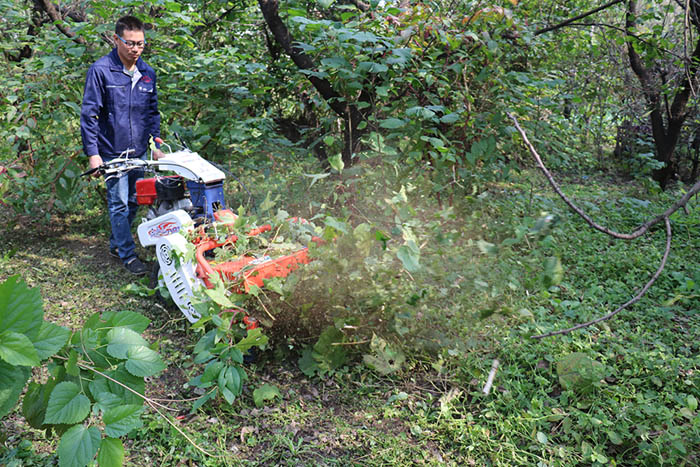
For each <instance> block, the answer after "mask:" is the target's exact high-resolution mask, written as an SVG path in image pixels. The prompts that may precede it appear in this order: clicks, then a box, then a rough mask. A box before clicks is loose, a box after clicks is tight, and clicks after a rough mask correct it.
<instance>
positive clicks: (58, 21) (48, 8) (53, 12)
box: [40, 0, 87, 45]
mask: <svg viewBox="0 0 700 467" xmlns="http://www.w3.org/2000/svg"><path fill="white" fill-rule="evenodd" d="M40 6H41V8H42V9H43V10H44V11H45V12H46V14H47V15H49V17H50V18H51V20H52V21H53V22H54V24H55V25H56V27H57V28H58V30H59V31H61V32H62V33H63V34H65V35H66V36H67V37H68V38H70V39H71V40H72V41H73V42H76V43H78V44H81V45H87V42H86V41H85V39H84V38H83V37H79V36H76V35H75V33H74V32H73V31H71V30H70V29H68V28H67V27H65V26H64V25H63V17H62V16H61V14H60V13H59V12H58V9H57V8H56V7H55V6H54V4H53V3H51V0H41V3H40Z"/></svg>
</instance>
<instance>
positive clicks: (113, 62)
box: [108, 47, 147, 74]
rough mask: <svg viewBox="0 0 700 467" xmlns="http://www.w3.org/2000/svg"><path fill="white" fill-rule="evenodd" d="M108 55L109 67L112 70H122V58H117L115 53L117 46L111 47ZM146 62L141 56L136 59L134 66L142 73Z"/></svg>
mask: <svg viewBox="0 0 700 467" xmlns="http://www.w3.org/2000/svg"><path fill="white" fill-rule="evenodd" d="M108 57H109V69H110V70H112V71H122V70H123V69H124V64H123V63H122V60H121V59H120V58H119V54H118V53H117V48H116V47H115V48H113V49H112V51H111V52H110V53H109V55H108ZM146 67H147V65H146V62H144V61H143V60H142V59H141V57H139V59H138V60H136V68H138V69H139V71H140V72H141V73H142V74H143V73H144V72H145V71H146Z"/></svg>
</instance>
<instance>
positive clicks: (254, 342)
mask: <svg viewBox="0 0 700 467" xmlns="http://www.w3.org/2000/svg"><path fill="white" fill-rule="evenodd" d="M267 341H268V337H267V336H265V335H263V333H262V329H260V328H256V329H250V330H248V335H247V336H246V337H244V338H243V339H241V340H240V341H238V343H236V345H235V348H237V349H238V350H240V351H241V352H243V353H246V352H247V351H248V350H250V348H251V347H259V348H262V347H264V346H265V345H266V344H267Z"/></svg>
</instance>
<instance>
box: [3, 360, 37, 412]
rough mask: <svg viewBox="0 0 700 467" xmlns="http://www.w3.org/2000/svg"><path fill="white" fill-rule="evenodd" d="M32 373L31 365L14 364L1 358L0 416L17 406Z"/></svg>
mask: <svg viewBox="0 0 700 467" xmlns="http://www.w3.org/2000/svg"><path fill="white" fill-rule="evenodd" d="M31 374H32V372H31V369H30V368H29V367H26V366H12V365H10V364H9V363H5V362H3V361H2V360H0V418H2V417H4V416H5V415H7V414H8V413H10V411H11V410H12V409H13V408H14V407H15V404H17V401H18V400H19V395H20V394H22V389H24V383H26V382H27V380H28V379H29V376H30V375H31Z"/></svg>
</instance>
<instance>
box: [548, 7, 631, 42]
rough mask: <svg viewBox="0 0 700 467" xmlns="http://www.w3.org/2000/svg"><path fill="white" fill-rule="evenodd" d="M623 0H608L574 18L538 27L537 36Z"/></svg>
mask: <svg viewBox="0 0 700 467" xmlns="http://www.w3.org/2000/svg"><path fill="white" fill-rule="evenodd" d="M623 1H624V0H612V1H611V2H608V3H606V4H605V5H602V6H599V7H598V8H595V9H593V10H590V11H587V12H585V13H581V14H580V15H578V16H574V17H573V18H569V19H567V20H565V21H562V22H561V23H559V24H555V25H554V26H547V27H546V28H542V29H538V30H537V31H535V36H539V35H540V34H544V33H545V32H549V31H554V30H555V29H559V28H563V27H564V26H566V25H568V24H571V23H573V22H574V21H578V20H580V19H583V18H585V17H587V16H591V15H592V14H594V13H598V12H599V11H602V10H605V9H606V8H610V7H611V6H613V5H617V4H618V3H622V2H623Z"/></svg>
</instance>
